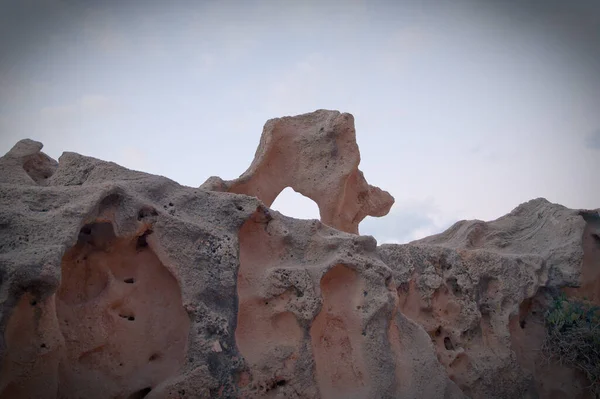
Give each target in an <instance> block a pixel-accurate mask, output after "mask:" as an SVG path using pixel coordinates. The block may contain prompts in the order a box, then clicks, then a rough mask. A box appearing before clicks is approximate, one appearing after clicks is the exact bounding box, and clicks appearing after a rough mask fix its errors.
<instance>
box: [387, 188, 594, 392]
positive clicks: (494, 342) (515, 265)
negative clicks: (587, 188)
mask: <svg viewBox="0 0 600 399" xmlns="http://www.w3.org/2000/svg"><path fill="white" fill-rule="evenodd" d="M594 215H595V216H594ZM599 234H600V217H598V212H597V211H575V210H571V209H567V208H565V207H563V206H561V205H556V204H552V203H550V202H548V201H546V200H545V199H542V198H539V199H535V200H532V201H529V202H527V203H524V204H522V205H520V206H518V207H517V208H516V209H514V210H513V211H512V212H511V213H509V214H508V215H506V216H504V217H501V218H500V219H497V220H495V221H492V222H488V223H486V222H482V221H478V220H475V221H462V222H458V223H456V224H455V225H454V226H452V227H450V228H449V229H448V230H447V231H445V232H444V233H442V234H438V235H435V236H432V237H428V238H424V239H422V240H418V241H414V242H411V243H410V244H406V245H382V246H381V247H379V249H378V251H379V254H380V255H381V257H382V260H383V261H384V262H385V263H386V264H387V265H388V266H390V267H391V268H392V270H393V272H394V281H395V283H396V285H397V289H398V293H399V296H400V310H401V312H402V313H404V314H405V315H406V316H407V317H409V318H410V319H412V320H414V321H416V322H417V323H419V324H420V325H422V326H423V327H424V328H425V329H426V330H427V332H428V333H429V334H430V336H431V337H432V340H433V341H434V343H435V347H436V352H437V355H438V359H439V360H440V362H441V363H442V364H443V365H444V366H445V367H446V370H447V372H448V375H449V376H450V378H451V379H452V380H453V381H455V382H456V383H457V384H458V385H459V387H460V388H461V389H462V390H463V392H464V393H465V394H467V395H468V396H470V397H474V398H527V397H529V398H536V397H541V398H583V397H590V396H589V392H587V391H586V389H585V387H586V386H587V385H589V381H586V380H585V378H583V375H582V374H581V373H578V372H576V371H575V370H571V369H568V368H566V367H561V366H560V365H558V364H548V362H546V361H545V359H544V357H543V356H542V355H541V353H540V347H541V344H542V342H543V338H544V332H545V329H544V320H543V314H544V311H545V309H546V308H547V305H548V302H549V300H550V298H551V295H552V294H556V292H557V291H559V290H561V289H563V288H566V291H567V292H570V293H571V294H573V295H580V296H583V295H585V296H587V297H589V298H590V299H592V298H594V299H595V301H596V303H598V298H600V289H599V287H600V285H598V284H600V278H599V277H600V245H599V243H600V240H598V235H599ZM581 282H583V284H582V283H581ZM577 287H579V288H577Z"/></svg>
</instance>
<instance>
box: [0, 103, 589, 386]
mask: <svg viewBox="0 0 600 399" xmlns="http://www.w3.org/2000/svg"><path fill="white" fill-rule="evenodd" d="M41 148H42V145H41V144H40V143H37V142H34V141H31V140H22V141H21V142H19V143H17V145H15V147H14V148H13V149H12V150H11V151H10V152H9V153H8V154H6V155H5V156H4V157H2V158H0V171H1V173H0V226H1V228H0V283H1V285H0V295H1V298H2V300H1V301H0V304H1V307H0V312H1V313H0V327H1V331H2V334H1V335H0V338H1V339H0V361H1V363H0V367H1V368H0V372H1V374H0V397H1V398H26V397H35V398H79V397H86V398H108V397H111V398H142V397H146V398H167V397H168V398H205V397H206V398H208V397H223V398H237V397H240V398H241V397H246V398H253V397H256V398H258V397H270V398H280V397H281V398H282V397H291V398H294V397H296V398H398V397H401V398H442V397H443V398H461V397H465V394H466V395H468V396H471V397H475V398H479V397H481V398H484V397H485V398H509V397H511V398H512V397H527V395H529V397H538V396H539V397H561V395H562V396H564V395H567V396H569V397H586V396H585V395H586V391H585V389H584V385H585V381H584V380H583V379H582V378H581V376H580V375H578V374H577V373H576V372H575V371H574V370H570V369H566V368H560V367H558V366H556V365H551V366H548V367H546V368H543V367H542V365H540V362H539V359H538V358H537V357H536V355H535V354H536V353H537V352H535V346H536V345H539V341H540V334H541V333H543V331H541V330H540V317H541V316H540V313H541V309H543V307H544V306H545V305H544V304H545V301H546V300H547V296H548V295H550V293H551V292H552V291H553V290H560V289H564V287H570V288H567V292H569V294H570V295H586V296H588V297H592V298H593V300H594V301H596V302H597V301H598V300H599V299H600V293H599V287H600V279H599V278H598V273H600V272H599V270H600V265H599V263H598V259H600V254H599V247H600V245H599V244H598V241H600V240H598V237H599V236H600V235H599V234H600V230H599V224H600V223H599V220H600V218H599V217H598V213H597V212H596V211H573V210H569V209H567V208H564V207H562V206H560V205H555V204H551V203H549V202H547V201H545V200H542V199H538V200H534V201H530V202H529V203H526V204H523V205H521V206H519V207H518V208H516V209H515V210H514V211H513V212H511V213H510V214H509V215H507V216H505V217H503V218H500V219H498V220H496V221H493V222H488V223H485V222H481V221H470V222H466V221H463V222H459V223H457V224H456V225H454V226H452V227H451V228H450V229H448V230H447V231H446V232H444V233H442V234H440V235H436V236H433V237H429V238H426V239H423V240H420V241H417V242H413V243H410V244H407V245H383V246H380V247H377V245H376V242H375V240H374V239H372V238H371V237H364V236H358V235H356V234H352V233H356V232H358V224H359V223H360V220H362V219H363V218H364V217H365V216H366V215H373V216H383V215H385V214H386V213H387V212H388V211H389V208H390V207H391V205H392V203H393V198H392V197H391V196H390V195H389V194H388V193H386V192H384V191H382V190H380V189H378V188H375V187H372V186H369V185H368V184H367V183H366V181H365V180H364V178H363V176H362V173H361V172H360V171H359V170H358V168H357V167H358V161H359V156H358V147H357V146H356V142H355V132H354V124H353V118H352V116H351V115H350V114H341V113H339V112H337V111H325V110H319V111H316V112H314V113H311V114H305V115H300V116H297V117H286V118H279V119H275V120H271V121H268V122H267V124H266V125H265V129H264V130H263V136H262V137H261V143H260V145H259V148H258V150H257V154H256V157H255V160H254V162H253V164H252V165H251V166H250V168H249V169H248V171H247V172H245V173H244V174H243V175H242V176H241V177H240V178H239V179H237V180H234V181H231V182H225V181H223V180H221V179H219V178H215V177H213V178H210V179H209V180H208V181H207V182H206V183H205V184H204V185H203V186H202V187H201V188H191V187H184V186H181V185H179V184H177V183H175V182H173V181H171V180H169V179H166V178H163V177H158V176H153V175H149V174H146V173H142V172H135V171H130V170H127V169H125V168H123V167H120V166H118V165H116V164H114V163H110V162H104V161H101V160H97V159H94V158H90V157H85V156H81V155H78V154H74V153H64V154H63V155H62V156H61V157H60V159H59V161H58V162H56V161H54V160H52V159H51V158H50V157H48V156H47V155H45V154H43V153H42V152H41V151H40V150H41ZM305 168H308V169H305ZM287 186H291V187H293V188H294V189H295V190H297V191H299V192H301V193H303V194H305V195H307V196H309V197H310V198H312V199H313V200H315V201H316V202H317V203H318V204H319V208H320V210H321V219H322V221H323V223H321V222H319V221H306V220H297V219H292V218H288V217H285V216H283V215H281V214H280V213H278V212H276V211H273V210H270V209H268V208H267V207H266V206H265V205H269V204H270V203H272V201H273V200H274V199H275V197H276V196H277V194H278V193H279V192H280V191H281V190H282V189H283V188H285V187H287ZM244 194H249V195H244ZM257 197H258V198H257ZM260 199H262V202H261V200H260ZM557 367H558V368H557ZM459 387H460V389H459ZM578 395H579V396H578Z"/></svg>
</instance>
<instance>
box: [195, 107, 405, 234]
mask: <svg viewBox="0 0 600 399" xmlns="http://www.w3.org/2000/svg"><path fill="white" fill-rule="evenodd" d="M359 163H360V153H359V151H358V145H357V144H356V131H355V129H354V117H353V116H352V115H350V114H348V113H340V112H338V111H327V110H318V111H315V112H312V113H309V114H304V115H298V116H293V117H284V118H276V119H271V120H269V121H267V123H265V126H264V128H263V132H262V136H261V138H260V144H259V146H258V149H257V150H256V154H255V155H254V160H253V161H252V164H251V165H250V167H249V168H248V170H246V172H244V173H243V174H242V175H241V176H240V177H239V178H237V179H235V180H231V181H223V180H222V179H221V178H219V177H215V176H213V177H210V178H209V179H208V180H207V181H206V182H205V183H204V184H203V185H202V186H201V188H204V189H207V190H212V191H226V192H230V193H237V194H247V195H252V196H254V197H257V198H258V199H260V200H261V201H262V202H263V203H264V204H265V205H266V206H271V204H272V203H273V201H275V198H277V196H278V195H279V193H281V191H283V189H285V188H287V187H291V188H292V189H294V191H297V192H299V193H300V194H303V195H304V196H306V197H308V198H310V199H312V200H313V201H315V202H316V203H317V205H318V207H319V212H320V214H321V221H322V222H323V223H324V224H326V225H328V226H331V227H335V228H336V229H338V230H341V231H346V232H349V233H355V234H358V224H359V223H360V222H361V220H363V219H364V218H365V217H366V216H385V215H387V213H388V212H389V210H390V208H391V207H392V205H393V204H394V198H393V197H392V196H391V195H390V194H389V193H388V192H387V191H383V190H381V189H380V188H378V187H374V186H371V185H369V184H368V183H367V181H366V180H365V178H364V176H363V173H362V172H361V171H360V170H359V169H358V164H359Z"/></svg>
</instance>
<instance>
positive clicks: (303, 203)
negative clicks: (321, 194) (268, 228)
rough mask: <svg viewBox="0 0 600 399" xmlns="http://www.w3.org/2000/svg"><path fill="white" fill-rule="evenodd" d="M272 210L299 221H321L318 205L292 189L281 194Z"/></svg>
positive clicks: (274, 202)
mask: <svg viewBox="0 0 600 399" xmlns="http://www.w3.org/2000/svg"><path fill="white" fill-rule="evenodd" d="M270 208H271V209H273V210H276V211H277V212H280V213H281V214H283V215H285V216H291V217H294V218H297V219H317V220H320V219H321V216H320V213H319V207H318V206H317V204H316V203H315V202H314V201H313V200H311V199H310V198H308V197H305V196H304V195H302V194H300V193H297V192H296V191H294V190H293V189H292V188H291V187H287V188H285V189H284V190H283V191H282V192H281V193H279V195H278V196H277V198H275V201H273V203H272V204H271V206H270Z"/></svg>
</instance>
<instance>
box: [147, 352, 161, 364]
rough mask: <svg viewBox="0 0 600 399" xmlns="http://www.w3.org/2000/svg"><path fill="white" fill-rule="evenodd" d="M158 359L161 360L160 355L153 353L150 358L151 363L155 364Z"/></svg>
mask: <svg viewBox="0 0 600 399" xmlns="http://www.w3.org/2000/svg"><path fill="white" fill-rule="evenodd" d="M158 358H160V354H158V353H153V354H152V355H150V357H149V358H148V360H149V361H151V362H153V361H155V360H157V359H158Z"/></svg>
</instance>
